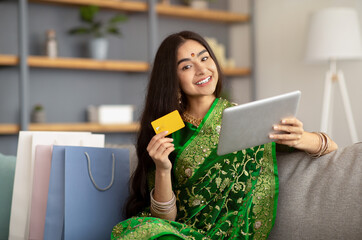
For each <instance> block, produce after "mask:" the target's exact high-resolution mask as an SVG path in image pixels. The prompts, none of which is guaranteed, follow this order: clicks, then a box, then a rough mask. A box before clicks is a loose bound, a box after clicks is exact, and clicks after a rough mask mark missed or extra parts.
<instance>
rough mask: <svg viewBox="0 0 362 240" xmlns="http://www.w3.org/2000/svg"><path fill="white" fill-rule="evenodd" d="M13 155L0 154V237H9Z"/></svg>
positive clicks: (13, 166) (13, 168) (13, 170)
mask: <svg viewBox="0 0 362 240" xmlns="http://www.w3.org/2000/svg"><path fill="white" fill-rule="evenodd" d="M15 161H16V158H15V156H5V155H2V154H0V239H8V237H9V219H10V208H11V199H12V195H13V184H14V173H15Z"/></svg>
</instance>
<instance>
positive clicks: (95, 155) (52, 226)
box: [44, 146, 130, 240]
mask: <svg viewBox="0 0 362 240" xmlns="http://www.w3.org/2000/svg"><path fill="white" fill-rule="evenodd" d="M88 159H89V160H88ZM113 159H114V160H113ZM129 171H130V170H129V150H128V149H110V148H86V147H63V146H54V148H53V154H52V167H51V175H50V180H49V193H48V204H47V212H46V220H45V231H44V240H47V239H57V240H58V239H79V238H85V239H97V240H98V239H109V237H110V233H111V231H112V228H113V226H114V225H115V224H117V223H118V222H119V221H122V220H123V217H122V209H123V205H124V203H125V200H126V199H127V197H128V181H129Z"/></svg>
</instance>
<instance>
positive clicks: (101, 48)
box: [89, 38, 108, 60]
mask: <svg viewBox="0 0 362 240" xmlns="http://www.w3.org/2000/svg"><path fill="white" fill-rule="evenodd" d="M89 52H90V57H91V58H93V59H96V60H104V59H107V55H108V40H107V39H106V38H94V39H92V40H91V41H90V44H89Z"/></svg>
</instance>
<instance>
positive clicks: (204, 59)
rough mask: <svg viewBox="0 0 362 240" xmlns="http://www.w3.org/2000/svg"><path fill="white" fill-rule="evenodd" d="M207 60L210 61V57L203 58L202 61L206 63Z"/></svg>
mask: <svg viewBox="0 0 362 240" xmlns="http://www.w3.org/2000/svg"><path fill="white" fill-rule="evenodd" d="M207 59H209V57H203V58H202V59H201V61H206V60H207Z"/></svg>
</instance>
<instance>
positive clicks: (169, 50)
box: [125, 31, 223, 218]
mask: <svg viewBox="0 0 362 240" xmlns="http://www.w3.org/2000/svg"><path fill="white" fill-rule="evenodd" d="M187 40H195V41H197V42H199V43H200V44H201V45H203V46H204V47H205V48H206V50H207V51H208V52H209V54H210V56H211V58H212V59H213V60H214V62H215V64H216V67H217V71H218V73H219V79H218V83H217V86H216V89H215V93H214V94H215V96H216V97H219V96H220V92H221V88H222V81H223V76H222V73H221V69H220V66H219V64H218V62H217V59H216V58H215V55H214V53H213V52H212V50H211V48H210V46H209V45H208V44H207V42H206V41H205V39H204V38H202V37H201V36H200V35H199V34H197V33H194V32H190V31H183V32H179V33H175V34H172V35H170V36H168V37H167V38H166V39H165V40H164V41H163V42H162V43H161V45H160V47H159V49H158V51H157V53H156V57H155V60H154V63H153V68H152V72H151V77H150V81H149V84H148V90H147V96H146V102H145V108H144V111H143V114H142V117H141V129H140V131H139V134H138V140H137V145H136V149H137V157H138V165H137V168H136V170H135V172H134V174H133V176H132V178H131V189H130V197H129V198H128V200H127V204H126V211H125V214H126V217H127V218H129V217H132V216H135V215H137V214H138V213H139V212H141V211H143V210H144V208H145V207H147V206H149V205H150V196H149V194H150V193H149V189H148V183H147V172H148V171H149V170H150V169H154V168H155V165H154V162H153V160H152V158H151V157H150V156H149V155H148V152H147V150H146V148H147V145H148V144H149V142H150V140H151V138H152V137H153V136H154V135H155V133H154V130H153V129H152V127H151V122H152V121H153V120H155V119H157V118H159V117H161V116H163V115H165V114H167V113H170V112H172V111H174V110H179V112H180V113H183V112H184V111H185V109H186V106H187V98H186V96H185V94H184V93H183V92H182V90H181V89H180V85H179V80H178V77H177V71H176V70H177V69H176V68H177V66H176V61H177V51H178V49H179V47H180V46H181V45H182V44H183V43H185V41H187ZM179 93H181V104H180V103H179V97H178V95H179Z"/></svg>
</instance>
